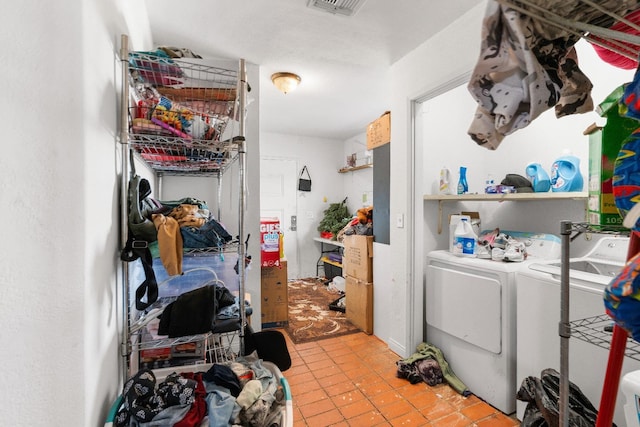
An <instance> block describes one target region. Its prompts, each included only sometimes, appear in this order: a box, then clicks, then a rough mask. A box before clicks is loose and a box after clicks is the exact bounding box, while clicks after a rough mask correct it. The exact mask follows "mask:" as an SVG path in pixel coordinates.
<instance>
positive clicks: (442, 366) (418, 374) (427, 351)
mask: <svg viewBox="0 0 640 427" xmlns="http://www.w3.org/2000/svg"><path fill="white" fill-rule="evenodd" d="M416 350H417V351H416V352H415V353H414V354H412V355H411V356H409V357H407V358H406V359H402V360H399V361H398V362H397V363H396V364H397V366H398V372H397V376H398V377H399V378H405V379H408V380H409V381H410V382H411V383H412V384H414V381H415V382H419V381H421V380H422V381H425V382H426V383H427V384H429V383H430V382H431V383H433V384H429V385H435V384H439V383H438V381H439V378H440V376H442V378H443V379H444V380H445V381H446V382H447V384H449V385H450V386H451V387H452V388H453V389H454V390H455V391H457V392H458V393H460V394H461V395H463V396H468V395H470V394H471V392H470V391H469V389H468V388H467V386H466V385H465V384H464V383H463V382H462V381H461V380H460V379H459V378H458V377H457V376H456V374H455V373H454V372H453V370H452V369H451V367H450V366H449V363H448V362H447V361H446V359H445V358H444V355H443V354H442V351H441V350H440V349H439V348H438V347H436V346H434V345H432V344H428V343H426V342H423V343H420V344H418V346H417V347H416ZM428 359H432V360H434V361H435V362H436V363H437V365H438V366H437V368H436V366H435V364H434V363H433V362H426V363H425V362H421V361H424V360H428ZM418 362H421V363H418ZM405 375H406V376H405Z"/></svg>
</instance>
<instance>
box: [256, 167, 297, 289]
mask: <svg viewBox="0 0 640 427" xmlns="http://www.w3.org/2000/svg"><path fill="white" fill-rule="evenodd" d="M297 183H298V163H297V161H296V160H292V159H284V158H274V157H261V159H260V216H261V217H277V218H279V219H280V229H281V231H282V233H283V234H284V255H285V257H286V258H287V269H288V275H289V277H298V276H299V266H298V237H297V230H296V228H297V211H298V206H297Z"/></svg>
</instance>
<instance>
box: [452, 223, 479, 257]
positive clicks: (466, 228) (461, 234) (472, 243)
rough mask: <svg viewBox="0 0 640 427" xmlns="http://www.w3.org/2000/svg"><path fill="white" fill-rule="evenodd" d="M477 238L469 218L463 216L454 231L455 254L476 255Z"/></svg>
mask: <svg viewBox="0 0 640 427" xmlns="http://www.w3.org/2000/svg"><path fill="white" fill-rule="evenodd" d="M476 240H478V236H476V233H474V232H473V228H471V224H469V220H467V219H466V218H462V219H461V220H460V222H459V223H458V226H457V227H456V231H455V232H454V241H453V254H454V255H458V256H468V257H474V256H476Z"/></svg>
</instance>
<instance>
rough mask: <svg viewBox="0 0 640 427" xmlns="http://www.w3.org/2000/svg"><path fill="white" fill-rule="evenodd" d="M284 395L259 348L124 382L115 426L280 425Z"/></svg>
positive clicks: (142, 372)
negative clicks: (199, 368) (205, 366)
mask: <svg viewBox="0 0 640 427" xmlns="http://www.w3.org/2000/svg"><path fill="white" fill-rule="evenodd" d="M284 405H285V395H284V391H283V389H282V387H281V386H280V384H279V383H278V379H277V377H276V376H275V375H274V373H273V372H272V371H271V370H270V369H268V368H267V367H265V366H264V365H263V363H262V359H260V358H258V356H257V355H256V353H252V354H251V355H249V356H244V357H239V358H238V359H237V360H236V361H234V362H228V363H224V364H214V365H213V366H211V368H210V369H209V370H208V371H206V372H195V373H191V372H188V373H181V374H178V373H175V372H174V373H172V374H170V375H168V376H167V377H166V379H165V380H164V381H162V382H160V383H159V384H158V383H157V382H156V377H155V375H154V373H153V371H151V370H148V369H143V370H140V371H138V372H137V373H136V374H135V375H133V376H132V377H131V378H129V380H128V381H127V382H126V383H125V385H124V388H123V391H122V401H121V404H120V406H119V408H118V411H117V413H116V416H115V419H114V423H113V424H114V426H116V427H134V426H135V427H138V426H146V425H149V426H178V427H200V426H203V425H206V426H211V427H218V426H220V427H227V426H252V427H261V426H270V427H271V426H278V425H281V423H282V419H281V418H282V411H283V408H284Z"/></svg>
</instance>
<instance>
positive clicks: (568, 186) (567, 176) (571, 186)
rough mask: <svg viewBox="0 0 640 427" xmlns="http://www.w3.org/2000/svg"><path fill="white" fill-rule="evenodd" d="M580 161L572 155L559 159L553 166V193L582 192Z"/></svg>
mask: <svg viewBox="0 0 640 427" xmlns="http://www.w3.org/2000/svg"><path fill="white" fill-rule="evenodd" d="M582 185H583V179H582V174H581V173H580V159H578V158H577V157H576V156H573V155H571V154H566V155H563V156H560V157H558V159H557V160H556V161H555V162H553V164H552V165H551V191H554V192H562V191H582Z"/></svg>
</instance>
